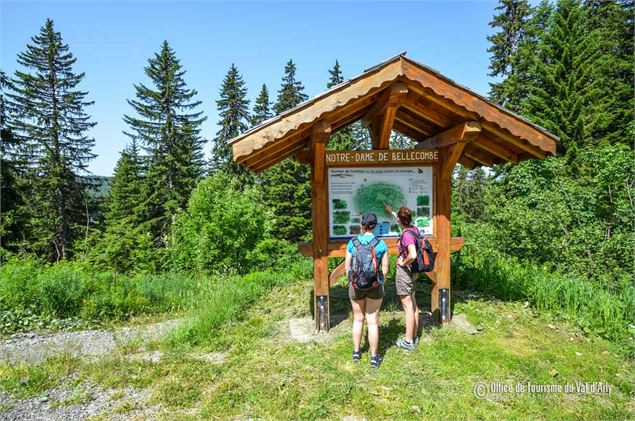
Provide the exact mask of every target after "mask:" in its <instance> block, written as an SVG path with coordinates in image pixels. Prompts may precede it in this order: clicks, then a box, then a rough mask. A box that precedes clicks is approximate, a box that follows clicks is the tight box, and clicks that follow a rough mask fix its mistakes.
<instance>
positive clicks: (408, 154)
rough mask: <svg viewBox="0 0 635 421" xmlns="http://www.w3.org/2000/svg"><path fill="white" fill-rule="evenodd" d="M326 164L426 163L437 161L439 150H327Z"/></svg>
mask: <svg viewBox="0 0 635 421" xmlns="http://www.w3.org/2000/svg"><path fill="white" fill-rule="evenodd" d="M325 158H326V165H327V166H351V165H352V166H355V165H377V164H390V165H394V164H419V165H420V164H427V163H430V164H432V163H435V162H438V161H439V151H437V150H435V149H421V150H400V151H397V150H395V151H391V150H388V151H384V150H373V151H329V152H327V153H326V157H325Z"/></svg>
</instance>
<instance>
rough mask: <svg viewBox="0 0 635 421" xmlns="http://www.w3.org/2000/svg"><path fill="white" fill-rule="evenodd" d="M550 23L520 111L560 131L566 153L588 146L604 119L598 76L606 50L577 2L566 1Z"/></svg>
mask: <svg viewBox="0 0 635 421" xmlns="http://www.w3.org/2000/svg"><path fill="white" fill-rule="evenodd" d="M549 25H550V26H549V28H548V29H547V30H546V31H545V32H544V35H543V37H542V39H541V42H540V43H539V44H538V49H537V51H536V54H535V55H534V56H535V59H534V60H533V63H532V66H531V68H530V72H531V74H532V77H533V83H532V84H531V85H530V87H529V96H528V97H527V98H526V99H525V100H524V101H523V103H522V106H521V114H522V115H527V116H530V118H532V121H534V122H535V123H537V124H539V125H541V126H543V127H544V128H546V129H547V130H549V131H551V132H552V133H554V134H556V135H558V136H559V137H560V144H559V145H558V146H559V151H560V152H561V153H563V152H565V151H567V150H568V149H569V148H571V147H574V148H575V149H578V148H580V147H582V146H584V145H585V144H588V143H589V142H590V141H591V134H592V131H593V127H594V126H595V124H596V122H598V121H599V119H600V118H601V113H600V111H601V108H600V107H598V104H599V99H600V98H601V93H600V92H599V91H598V88H599V84H598V79H597V77H596V74H595V67H596V65H597V64H598V59H599V57H600V53H601V52H600V51H598V49H597V48H598V38H597V35H598V34H597V32H596V31H594V30H591V28H590V27H589V25H588V24H587V21H586V19H585V16H584V12H583V10H582V8H581V6H580V4H579V2H578V1H576V0H561V1H560V2H559V3H558V4H557V6H556V9H555V10H554V12H553V13H552V16H551V18H550V21H549ZM572 153H574V152H573V151H572Z"/></svg>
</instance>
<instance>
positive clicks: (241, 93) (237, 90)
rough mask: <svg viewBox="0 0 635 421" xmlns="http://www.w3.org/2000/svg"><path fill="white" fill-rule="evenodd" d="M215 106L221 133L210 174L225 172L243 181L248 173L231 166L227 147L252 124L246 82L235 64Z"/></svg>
mask: <svg viewBox="0 0 635 421" xmlns="http://www.w3.org/2000/svg"><path fill="white" fill-rule="evenodd" d="M216 106H217V108H218V115H219V116H220V120H219V121H218V126H219V127H220V129H219V130H218V132H216V137H215V138H214V148H213V150H212V161H211V172H212V173H216V172H225V173H227V174H230V175H231V176H232V177H237V178H239V179H241V180H243V181H245V180H244V179H245V177H247V176H248V172H247V170H246V169H245V168H243V167H242V166H240V165H238V164H236V163H235V162H234V160H233V159H232V150H231V147H230V145H228V144H227V141H228V140H230V139H233V138H234V137H236V136H238V135H240V134H242V133H244V132H245V131H247V129H249V125H250V123H251V119H250V116H249V100H248V99H247V88H246V87H245V81H244V80H243V78H242V76H241V75H240V73H239V72H238V68H237V67H236V66H235V65H234V64H232V65H231V66H230V68H229V71H228V72H227V74H226V75H225V79H224V80H223V85H222V87H221V90H220V99H219V100H217V101H216Z"/></svg>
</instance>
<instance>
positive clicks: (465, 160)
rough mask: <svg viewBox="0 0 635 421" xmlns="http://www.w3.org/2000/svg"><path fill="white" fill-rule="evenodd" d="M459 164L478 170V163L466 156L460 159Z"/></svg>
mask: <svg viewBox="0 0 635 421" xmlns="http://www.w3.org/2000/svg"><path fill="white" fill-rule="evenodd" d="M459 164H461V165H463V166H464V167H465V168H469V169H470V170H473V169H474V168H476V162H474V160H473V159H470V158H468V157H467V156H465V154H464V155H462V156H461V157H460V158H459Z"/></svg>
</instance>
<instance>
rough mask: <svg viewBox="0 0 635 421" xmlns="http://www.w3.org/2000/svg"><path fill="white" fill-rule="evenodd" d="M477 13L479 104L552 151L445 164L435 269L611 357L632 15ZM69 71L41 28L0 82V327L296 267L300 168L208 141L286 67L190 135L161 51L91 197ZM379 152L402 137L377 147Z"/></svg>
mask: <svg viewBox="0 0 635 421" xmlns="http://www.w3.org/2000/svg"><path fill="white" fill-rule="evenodd" d="M496 12H497V14H496V15H495V16H494V17H493V19H492V21H491V23H490V25H491V26H492V27H493V28H494V29H495V31H496V32H495V33H494V34H493V35H491V36H490V37H488V40H489V43H490V48H489V52H490V54H491V56H490V72H491V73H490V75H491V76H495V77H497V78H498V80H499V81H498V82H496V83H492V84H491V91H490V99H491V100H492V101H494V102H496V103H498V104H500V105H502V106H504V107H505V108H507V109H509V110H511V111H514V112H517V113H518V114H520V115H522V116H524V117H526V118H528V119H529V120H531V121H532V122H534V123H536V124H538V125H541V126H543V127H544V128H546V129H547V130H549V131H550V132H552V133H554V134H556V135H557V136H559V137H560V142H559V144H558V145H557V148H558V156H557V157H553V158H547V159H546V160H543V161H526V162H522V163H520V164H517V165H501V166H496V167H494V168H491V169H488V170H485V169H475V170H471V171H469V170H467V169H465V168H463V167H460V166H459V167H457V169H456V170H455V174H454V177H453V197H452V212H453V214H452V218H453V230H454V234H456V235H462V236H464V237H465V238H466V247H465V249H464V251H463V252H462V253H461V254H457V255H456V256H455V257H454V261H453V270H454V277H453V279H454V282H455V283H456V286H457V287H459V288H471V289H475V290H481V291H483V292H486V293H489V294H492V295H494V296H498V297H500V298H503V299H522V300H528V301H529V302H531V304H532V305H534V306H535V307H537V308H539V309H547V310H550V311H553V312H555V313H557V314H560V315H562V316H563V317H566V318H569V319H571V320H572V321H573V322H574V323H577V324H578V325H580V326H581V327H582V328H583V329H584V330H585V331H586V332H587V333H589V334H593V335H602V336H605V337H607V338H609V339H611V340H615V341H618V342H621V343H625V344H627V343H628V342H629V340H630V339H632V336H633V334H634V333H635V328H634V326H633V320H632V315H633V311H634V309H635V290H634V287H633V270H634V259H633V251H634V248H633V247H634V243H633V240H634V237H633V234H634V226H633V214H635V202H634V198H633V183H634V180H635V177H634V162H635V161H634V158H635V155H634V151H633V135H634V134H635V130H634V128H635V119H634V116H633V110H634V107H635V103H634V90H633V65H632V63H633V58H634V57H633V2H632V1H617V0H615V1H575V0H560V1H556V2H547V1H543V2H541V3H539V4H537V5H533V6H532V5H531V4H530V3H529V2H527V1H511V0H502V1H500V3H499V6H498V7H497V9H496ZM75 60H76V58H75V57H74V55H73V53H72V48H71V46H68V45H66V44H65V43H64V41H63V37H62V34H61V33H60V32H58V31H56V29H55V24H54V22H53V20H51V19H48V20H47V21H46V22H44V23H43V26H42V28H41V29H40V32H39V33H37V34H35V35H34V36H33V38H32V41H31V42H30V43H29V45H28V46H27V47H26V49H25V50H24V51H22V52H21V53H20V54H19V55H18V57H17V61H18V64H19V65H20V70H17V71H16V72H15V73H14V74H5V73H4V72H1V71H0V86H1V88H2V93H1V97H0V101H1V102H0V117H1V120H0V124H1V129H2V148H1V152H2V162H1V171H2V174H1V176H2V179H1V188H2V191H1V194H2V209H1V219H0V236H1V242H0V259H1V262H2V267H1V268H0V279H1V280H0V311H1V313H0V328H1V330H2V332H3V333H11V332H15V331H18V330H30V329H34V328H58V327H77V326H80V325H81V326H83V325H91V324H95V323H100V322H103V321H105V320H113V319H114V320H125V319H127V318H129V317H131V316H133V315H137V314H149V313H158V312H165V311H169V310H174V309H177V308H179V307H180V306H182V305H183V303H184V302H185V301H186V298H187V297H188V296H190V294H194V293H195V291H196V288H197V285H198V284H197V279H199V278H201V277H205V276H214V277H218V279H221V278H226V277H228V276H231V275H244V274H247V273H250V272H253V271H262V270H270V271H273V272H275V271H287V268H292V269H291V272H292V273H295V274H297V276H307V274H308V273H310V268H309V267H308V265H307V262H306V261H303V258H302V257H300V256H299V254H298V253H297V249H296V246H295V243H296V242H297V241H303V240H310V227H311V223H310V185H309V179H310V173H309V169H308V168H307V167H305V166H302V165H300V164H299V163H298V162H297V161H295V160H294V159H292V158H291V159H287V160H285V161H284V162H282V163H280V164H278V165H276V166H274V167H272V168H271V169H269V170H267V171H265V172H264V173H263V174H260V175H256V174H253V173H250V172H249V171H247V170H245V169H244V168H242V167H240V166H238V165H236V164H235V163H234V162H233V161H232V160H231V151H230V148H229V147H228V145H227V144H226V142H227V140H229V139H231V138H233V137H235V136H238V135H240V134H241V133H243V132H245V131H246V130H248V129H249V128H251V127H254V126H255V125H258V124H260V123H262V122H263V121H265V120H267V119H268V118H270V117H273V116H275V115H277V114H280V113H282V112H284V111H285V110H288V109H290V108H292V107H294V106H296V105H297V104H299V103H301V102H303V101H305V100H306V99H307V95H306V94H305V92H304V87H303V85H302V82H301V81H299V80H298V79H297V77H296V71H297V69H296V65H295V63H294V62H293V60H289V61H288V62H287V64H286V66H285V68H284V72H283V76H282V80H281V84H280V86H279V88H278V89H277V90H276V93H275V94H274V93H272V92H271V90H270V87H267V86H266V85H263V86H262V87H261V89H260V91H259V94H258V96H257V99H256V100H255V102H254V104H253V105H250V103H249V100H248V98H247V89H246V84H245V81H244V78H243V76H242V75H241V73H240V71H239V69H238V68H237V67H236V66H235V65H231V66H230V68H229V69H228V71H227V73H226V76H225V78H224V80H223V83H222V86H221V87H220V89H219V95H218V99H217V100H216V105H217V110H218V115H219V121H218V127H219V130H218V131H217V133H216V134H215V135H214V138H213V139H211V140H207V139H205V138H204V137H203V135H202V133H201V125H202V124H203V122H204V121H205V118H206V117H205V113H204V111H203V110H201V102H200V100H199V99H198V97H197V91H196V90H195V89H194V88H192V87H189V86H188V85H187V84H186V81H185V79H186V77H185V75H186V70H185V69H184V68H183V66H182V65H181V63H180V61H179V58H178V56H177V52H176V51H175V50H174V49H173V48H172V47H171V46H170V43H169V42H168V41H165V42H164V43H163V44H162V45H161V46H160V48H159V50H158V51H157V52H156V53H155V54H154V55H153V56H152V57H150V58H149V59H148V62H147V66H146V67H145V74H146V76H147V77H146V78H145V80H143V81H139V83H137V84H135V97H134V98H129V99H128V100H127V101H128V104H129V112H128V113H126V114H125V115H124V116H123V119H124V121H125V123H126V124H127V126H128V129H127V130H126V135H127V136H128V137H129V139H130V141H129V144H128V145H127V146H126V148H125V149H124V150H122V151H121V154H120V158H119V161H118V163H117V166H116V168H115V172H114V177H113V179H112V182H111V186H110V190H109V193H108V196H107V197H106V198H105V200H103V201H100V200H95V199H94V197H93V195H92V194H91V188H92V187H91V185H90V179H89V178H87V177H86V168H87V165H88V163H89V162H90V161H91V159H93V158H94V153H93V148H94V142H95V141H94V139H92V138H91V137H89V136H88V135H87V132H88V131H89V129H90V128H91V127H92V126H93V125H94V124H95V122H94V121H93V120H92V118H91V116H90V114H88V110H89V106H90V105H91V101H90V100H89V94H88V92H85V91H82V89H81V86H82V85H81V82H82V79H83V78H84V74H83V73H79V72H77V70H76V69H75V68H74V64H75ZM325 81H326V83H325V88H330V87H332V86H335V85H337V84H339V83H341V82H343V77H342V71H341V68H340V63H339V61H336V62H335V64H334V65H333V66H332V67H331V68H330V70H328V73H327V66H325ZM274 97H275V98H274ZM369 139H370V138H369V135H368V133H367V132H366V130H365V129H364V128H363V127H362V126H361V125H358V124H354V125H352V126H350V127H349V128H346V129H344V130H341V131H339V132H338V133H336V134H334V135H333V136H332V137H331V140H330V143H329V146H328V147H329V148H330V149H365V148H368V147H369V144H370V140H369ZM208 141H209V142H211V143H212V145H213V146H212V157H211V159H209V160H207V159H205V158H204V155H203V145H204V144H205V143H206V142H208ZM391 142H392V145H393V146H395V147H407V146H408V145H410V144H411V143H412V141H411V140H409V139H407V138H405V137H402V136H398V135H396V134H395V135H393V137H392V139H391ZM228 227H231V229H228ZM307 277H308V276H307ZM625 346H627V345H625Z"/></svg>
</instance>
